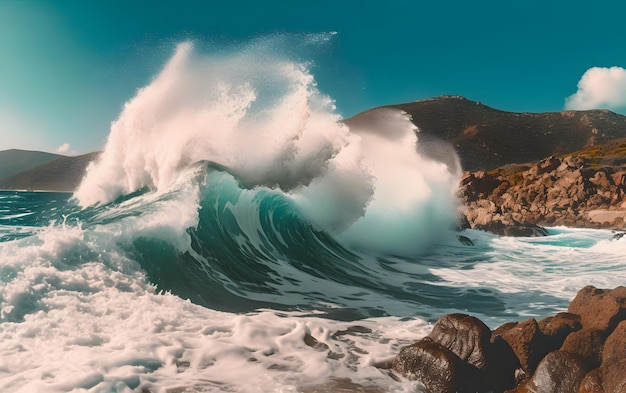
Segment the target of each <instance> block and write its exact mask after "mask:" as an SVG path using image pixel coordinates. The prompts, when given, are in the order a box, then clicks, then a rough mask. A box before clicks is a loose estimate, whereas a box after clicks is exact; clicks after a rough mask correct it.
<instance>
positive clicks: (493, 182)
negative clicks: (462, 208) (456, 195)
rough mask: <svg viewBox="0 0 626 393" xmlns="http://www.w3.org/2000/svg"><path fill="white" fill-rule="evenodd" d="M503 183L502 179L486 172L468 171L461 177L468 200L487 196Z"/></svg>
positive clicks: (464, 193)
mask: <svg viewBox="0 0 626 393" xmlns="http://www.w3.org/2000/svg"><path fill="white" fill-rule="evenodd" d="M500 183H502V181H501V180H499V179H497V178H495V177H494V176H492V175H490V174H488V173H486V172H484V171H478V172H475V173H468V174H467V175H466V176H464V177H463V178H462V179H461V187H462V189H463V195H464V197H465V200H466V201H468V202H469V201H475V200H477V199H480V198H486V197H488V196H489V195H491V193H492V192H493V190H494V189H495V188H496V187H498V186H499V185H500Z"/></svg>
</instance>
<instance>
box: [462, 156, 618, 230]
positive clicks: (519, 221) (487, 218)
mask: <svg viewBox="0 0 626 393" xmlns="http://www.w3.org/2000/svg"><path fill="white" fill-rule="evenodd" d="M618 149H621V150H624V151H626V144H621V145H619V147H618ZM460 198H461V199H462V207H461V209H460V210H461V213H462V214H463V215H464V217H465V219H464V221H465V220H466V224H465V228H475V229H482V230H484V231H487V232H491V233H495V234H499V235H519V236H542V235H545V234H546V233H545V232H544V231H541V230H540V229H538V227H543V226H569V227H577V228H610V229H622V228H624V227H625V221H626V167H624V166H623V165H602V164H599V163H598V162H597V160H596V161H594V158H593V157H589V156H587V155H584V154H575V155H568V156H564V157H555V156H551V157H548V158H546V159H544V160H541V161H539V162H537V163H535V164H528V165H509V166H507V167H503V168H498V169H495V170H492V171H476V172H465V173H464V176H463V178H462V180H461V184H460Z"/></svg>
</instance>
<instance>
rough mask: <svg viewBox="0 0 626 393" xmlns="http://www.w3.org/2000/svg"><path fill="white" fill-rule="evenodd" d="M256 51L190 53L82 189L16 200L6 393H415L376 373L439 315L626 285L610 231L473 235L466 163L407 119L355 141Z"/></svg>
mask: <svg viewBox="0 0 626 393" xmlns="http://www.w3.org/2000/svg"><path fill="white" fill-rule="evenodd" d="M308 39H310V40H313V39H319V40H324V36H323V35H320V36H319V37H317V36H316V37H308ZM260 49H263V50H265V49H266V48H265V47H264V46H263V45H258V43H257V44H255V45H252V46H251V47H249V48H245V49H243V50H241V51H239V52H237V53H235V54H222V55H220V56H210V55H202V54H196V53H195V52H194V49H193V45H191V44H190V43H184V44H181V45H179V47H178V48H177V50H176V52H175V53H174V55H173V56H172V59H170V61H169V62H168V63H167V64H166V65H165V66H164V69H163V70H162V72H161V73H160V74H159V75H158V76H157V77H155V79H154V80H153V81H152V82H151V83H150V85H148V86H146V87H145V88H143V89H141V90H139V91H138V93H137V95H136V97H134V98H133V99H131V100H130V101H129V102H128V103H127V104H126V105H125V107H124V109H123V111H122V113H121V114H120V116H119V118H118V119H117V120H116V121H115V122H114V123H113V124H112V127H111V133H110V135H109V139H108V141H107V144H106V146H105V149H104V151H103V153H102V155H101V156H100V158H99V159H98V161H97V162H94V163H93V164H92V165H91V166H90V167H89V169H88V172H87V175H86V176H85V178H84V179H83V181H82V183H81V185H80V187H79V188H78V189H77V190H76V192H75V193H74V194H62V193H45V192H38V193H32V192H16V191H0V391H11V392H44V391H45V392H67V391H90V392H131V391H150V392H184V391H190V392H193V391H199V392H203V391H237V392H267V391H274V392H307V391H333V389H334V388H338V387H341V388H342V389H343V388H345V389H347V390H348V391H349V390H351V389H352V390H355V391H373V392H374V391H390V392H414V391H420V385H419V383H418V382H412V381H407V380H404V379H402V378H399V377H397V376H394V375H393V374H390V373H389V371H388V370H381V369H379V368H377V367H376V366H375V365H376V364H379V363H380V362H385V361H387V360H389V359H391V358H393V357H394V356H395V355H396V354H397V353H398V352H399V350H400V348H401V347H402V346H404V345H407V344H410V343H411V342H413V341H415V340H417V339H419V338H421V337H423V336H425V335H426V334H428V332H429V331H430V330H431V327H432V325H431V324H432V323H433V322H434V321H436V320H437V319H438V318H439V316H441V315H442V314H446V313H451V312H463V313H469V314H472V315H475V316H477V317H479V318H481V319H482V320H483V321H485V323H486V324H487V325H488V326H489V327H491V328H495V327H497V326H498V325H500V324H501V323H503V322H507V321H515V320H523V319H527V318H529V317H531V316H532V317H536V318H541V317H543V316H547V315H550V314H554V313H555V312H558V311H564V310H566V308H567V306H568V303H569V301H570V300H571V299H572V298H573V297H574V295H575V294H576V292H577V291H578V290H579V289H580V288H582V287H583V286H585V285H594V286H596V287H601V288H613V287H616V286H618V285H623V284H624V282H623V277H625V276H626V259H625V258H624V255H625V252H626V239H624V238H622V239H620V240H611V239H612V233H611V232H610V231H607V230H586V229H570V228H549V231H550V233H551V235H550V236H548V237H543V238H506V237H496V236H492V235H489V234H486V233H483V232H479V231H474V230H466V231H463V232H462V233H461V234H462V235H463V236H466V237H468V238H469V239H471V240H472V241H473V243H474V246H467V245H464V244H461V242H459V240H458V239H457V236H458V235H459V233H457V232H455V231H454V230H453V229H451V228H453V227H454V225H455V221H456V211H457V208H458V203H459V202H458V200H457V199H456V191H457V186H458V183H459V179H460V174H461V168H460V166H459V165H458V162H459V160H458V158H457V157H455V156H450V155H449V154H448V153H446V154H447V155H446V159H445V160H440V161H438V160H437V159H436V158H433V157H437V156H441V155H437V154H432V155H427V154H425V155H422V154H421V153H420V151H421V150H420V149H419V143H420V138H419V130H416V129H415V127H414V125H413V123H412V122H411V121H410V119H409V118H408V116H407V115H406V114H405V113H402V112H398V111H382V112H378V115H379V116H380V117H379V118H378V119H377V122H376V124H377V125H376V127H370V128H368V127H361V128H359V127H355V128H353V129H351V128H349V127H348V126H346V125H345V124H343V123H342V121H341V120H342V119H341V118H340V116H339V115H337V114H336V113H335V111H334V107H333V104H332V99H330V98H329V97H327V96H325V95H324V94H322V93H321V92H319V91H318V90H317V88H316V85H315V81H314V78H313V76H312V75H311V73H310V72H309V70H308V68H307V66H306V65H305V64H299V63H297V62H292V61H289V60H286V59H283V58H281V57H278V58H277V57H271V56H270V57H268V56H261V55H259V52H258V51H259V50H260ZM429 146H436V143H434V144H433V141H429ZM442 146H443V145H442ZM429 148H430V147H429ZM442 151H444V152H449V149H443V150H442Z"/></svg>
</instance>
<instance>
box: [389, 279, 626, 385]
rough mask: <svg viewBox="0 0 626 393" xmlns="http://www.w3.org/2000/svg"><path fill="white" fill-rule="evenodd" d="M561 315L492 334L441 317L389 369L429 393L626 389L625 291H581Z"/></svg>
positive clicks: (466, 321) (462, 318)
mask: <svg viewBox="0 0 626 393" xmlns="http://www.w3.org/2000/svg"><path fill="white" fill-rule="evenodd" d="M568 311H569V312H567V313H558V314H556V315H554V316H549V317H547V318H544V319H542V320H540V321H539V322H537V321H536V320H535V319H534V318H530V319H528V320H526V321H522V322H510V323H506V324H504V325H502V326H500V327H498V328H497V329H495V330H493V331H491V330H490V329H489V328H488V327H487V326H486V325H485V324H484V323H483V322H482V321H480V320H479V319H477V318H475V317H472V316H469V315H464V314H449V315H444V316H442V317H441V318H440V319H439V320H438V321H437V323H436V324H435V326H434V327H433V330H432V332H431V333H430V334H429V335H428V336H427V337H425V338H424V339H422V340H420V341H418V342H416V343H414V344H412V345H410V346H407V347H404V348H402V350H401V351H400V353H399V354H398V355H397V356H396V358H395V359H394V360H393V362H392V368H393V370H394V371H395V372H396V373H398V374H400V375H402V376H403V377H406V378H409V379H417V380H419V381H421V382H422V383H423V384H424V385H425V386H426V389H427V390H428V392H430V393H448V392H450V393H452V392H494V393H495V392H508V393H623V392H626V287H617V288H615V289H612V290H607V289H597V288H594V287H591V286H588V287H585V288H583V289H581V290H580V291H579V292H578V294H577V295H576V297H575V298H574V300H572V302H571V304H570V307H569V310H568Z"/></svg>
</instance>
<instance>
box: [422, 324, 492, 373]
mask: <svg viewBox="0 0 626 393" xmlns="http://www.w3.org/2000/svg"><path fill="white" fill-rule="evenodd" d="M428 336H429V337H430V338H431V339H432V340H433V341H435V342H438V343H440V344H441V345H443V346H444V347H446V348H448V349H449V350H450V351H452V352H454V354H456V355H457V356H458V357H459V358H461V360H463V361H465V362H467V363H469V364H471V365H474V366H475V367H476V368H478V369H480V370H486V369H487V368H488V367H489V360H488V356H489V354H488V351H489V346H490V344H491V343H490V339H491V329H489V328H488V327H487V325H485V324H484V323H483V322H482V321H481V320H480V319H478V318H476V317H473V316H470V315H465V314H448V315H444V316H442V317H441V318H439V320H438V321H437V323H435V326H433V330H432V332H431V333H430V334H429V335H428Z"/></svg>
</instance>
